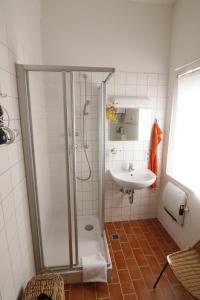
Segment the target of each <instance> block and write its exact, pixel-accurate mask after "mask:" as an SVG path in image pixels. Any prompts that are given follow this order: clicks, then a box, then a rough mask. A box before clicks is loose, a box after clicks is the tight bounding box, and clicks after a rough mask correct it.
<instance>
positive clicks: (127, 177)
mask: <svg viewBox="0 0 200 300" xmlns="http://www.w3.org/2000/svg"><path fill="white" fill-rule="evenodd" d="M110 174H111V176H112V179H113V180H114V181H115V182H116V183H118V184H119V185H120V186H122V187H124V188H130V189H133V190H140V189H144V188H146V187H149V186H151V185H152V184H153V183H154V182H155V180H156V175H155V174H154V173H153V172H152V171H151V170H148V169H146V170H134V171H131V172H129V171H117V172H115V171H112V170H110Z"/></svg>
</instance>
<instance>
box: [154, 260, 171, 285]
mask: <svg viewBox="0 0 200 300" xmlns="http://www.w3.org/2000/svg"><path fill="white" fill-rule="evenodd" d="M167 266H168V262H166V264H165V265H164V267H163V269H162V271H161V272H160V275H159V276H158V278H157V280H156V282H155V284H154V286H153V288H154V289H155V288H156V286H157V284H158V282H159V280H160V278H161V276H162V274H163V273H164V271H165V269H166V268H167Z"/></svg>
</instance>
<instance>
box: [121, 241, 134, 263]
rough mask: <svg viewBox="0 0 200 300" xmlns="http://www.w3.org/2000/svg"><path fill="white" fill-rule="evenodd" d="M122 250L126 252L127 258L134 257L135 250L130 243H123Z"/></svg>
mask: <svg viewBox="0 0 200 300" xmlns="http://www.w3.org/2000/svg"><path fill="white" fill-rule="evenodd" d="M121 247H122V251H123V253H124V257H125V259H129V258H133V257H134V256H133V252H132V249H131V247H130V245H129V243H121Z"/></svg>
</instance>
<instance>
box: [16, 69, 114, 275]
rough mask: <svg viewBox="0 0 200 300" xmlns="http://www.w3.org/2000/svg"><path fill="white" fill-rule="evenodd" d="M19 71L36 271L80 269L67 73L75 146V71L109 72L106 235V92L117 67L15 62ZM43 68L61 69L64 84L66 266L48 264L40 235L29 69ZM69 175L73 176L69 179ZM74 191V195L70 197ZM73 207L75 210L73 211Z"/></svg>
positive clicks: (103, 87)
mask: <svg viewBox="0 0 200 300" xmlns="http://www.w3.org/2000/svg"><path fill="white" fill-rule="evenodd" d="M16 71H17V86H18V94H19V106H20V116H21V127H22V136H23V149H24V159H25V169H26V175H27V177H26V181H27V189H28V201H29V211H30V220H31V230H32V239H33V248H34V259H35V267H36V273H41V272H48V271H57V272H60V273H63V274H64V273H65V272H66V271H70V270H71V271H72V270H73V271H74V270H80V267H78V232H77V210H76V170H75V165H76V154H75V151H72V157H73V159H72V161H71V160H70V159H69V146H70V142H69V138H70V137H69V131H68V127H69V124H70V123H69V122H70V121H69V120H68V111H67V110H68V109H69V108H68V106H67V102H68V103H69V100H68V97H67V92H68V91H67V86H66V74H67V73H69V76H70V100H71V101H70V102H71V103H70V110H71V111H70V113H71V116H72V117H71V118H72V119H71V128H72V137H71V145H72V148H73V149H75V106H74V104H75V99H74V72H104V73H109V74H108V76H107V77H106V78H105V80H104V81H102V84H101V99H102V100H101V101H102V102H101V104H100V106H99V108H100V114H99V143H100V157H99V166H100V169H99V175H100V194H99V195H100V196H101V197H102V208H101V209H102V212H101V220H100V222H101V224H100V225H101V233H102V236H103V237H104V239H105V234H104V228H103V224H104V206H105V204H104V202H105V197H104V174H105V96H106V82H107V81H108V80H109V78H110V77H111V76H112V74H113V73H114V72H115V69H114V68H107V67H105V68H104V67H81V66H43V65H23V64H16ZM34 71H37V72H39V71H41V72H58V73H62V87H63V106H64V108H65V109H64V111H65V112H64V122H65V145H66V172H67V180H66V185H67V191H68V200H67V204H68V230H69V260H70V264H69V265H65V266H54V267H49V268H48V267H45V265H44V255H43V251H42V237H41V223H40V217H39V203H38V191H37V180H36V168H35V154H34V147H33V127H32V116H31V104H30V90H29V72H34ZM70 164H71V168H72V170H73V177H72V176H69V170H70ZM70 177H71V178H73V180H72V182H70ZM72 195H73V199H71V197H72ZM72 210H73V211H72ZM71 214H73V215H74V230H75V231H74V233H75V239H74V245H75V263H74V255H73V243H72V239H73V235H72V221H71Z"/></svg>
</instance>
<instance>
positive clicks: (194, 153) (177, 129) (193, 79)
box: [167, 71, 200, 190]
mask: <svg viewBox="0 0 200 300" xmlns="http://www.w3.org/2000/svg"><path fill="white" fill-rule="evenodd" d="M199 131H200V71H196V72H193V73H190V74H186V75H183V76H181V77H179V78H178V90H177V99H176V103H175V105H174V113H173V120H172V127H171V136H170V144H169V156H168V165H167V172H168V173H169V174H170V175H171V176H172V177H174V178H175V179H177V180H178V181H180V182H181V183H183V184H184V185H186V186H187V187H189V188H191V189H194V190H196V189H199V187H198V186H200V181H199V170H200V132H199Z"/></svg>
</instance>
